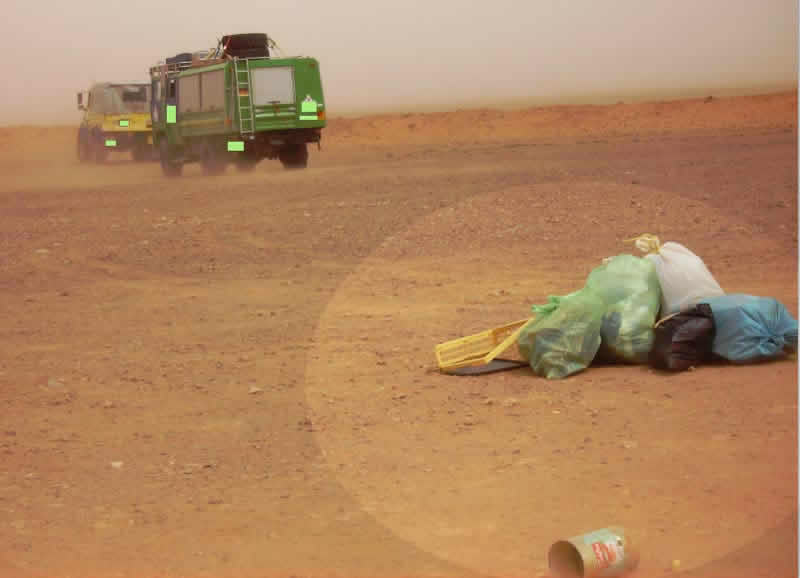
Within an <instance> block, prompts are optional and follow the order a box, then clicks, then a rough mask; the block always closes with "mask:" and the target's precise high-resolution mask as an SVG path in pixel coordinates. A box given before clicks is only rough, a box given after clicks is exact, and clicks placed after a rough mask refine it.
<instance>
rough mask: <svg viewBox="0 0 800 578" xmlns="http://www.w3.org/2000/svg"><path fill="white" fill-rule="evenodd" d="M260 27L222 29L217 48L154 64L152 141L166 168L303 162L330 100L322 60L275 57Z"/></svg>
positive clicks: (210, 169)
mask: <svg viewBox="0 0 800 578" xmlns="http://www.w3.org/2000/svg"><path fill="white" fill-rule="evenodd" d="M271 48H272V49H274V48H275V45H274V42H272V41H271V39H270V38H269V37H268V36H267V35H266V34H262V33H257V34H232V35H227V36H223V37H222V38H221V39H220V41H219V42H218V44H217V47H216V48H215V49H212V50H209V51H206V52H184V53H181V54H178V55H176V56H174V57H171V58H167V59H166V60H165V61H164V62H162V63H159V64H158V65H156V66H153V67H151V68H150V78H151V82H152V85H151V92H152V101H151V107H150V115H151V118H152V125H153V130H152V132H153V143H154V146H155V147H156V149H157V150H158V155H159V158H160V161H161V168H162V170H163V172H164V174H165V175H167V176H179V175H180V174H181V173H182V170H183V165H184V164H185V163H187V162H199V163H201V165H202V167H203V170H204V172H205V173H206V174H220V173H222V172H224V170H225V168H226V167H227V165H228V164H229V163H231V164H234V165H235V166H236V167H237V168H238V169H240V170H243V171H248V170H251V169H253V168H254V167H255V166H256V164H257V163H258V162H259V161H261V160H262V159H265V158H267V159H275V158H277V159H279V160H280V162H281V163H282V164H283V166H284V167H286V168H289V169H295V168H305V167H306V166H307V164H308V144H309V143H317V146H319V143H320V142H321V139H322V129H323V128H324V127H325V124H326V123H325V103H324V97H323V93H322V80H321V76H320V70H319V62H318V61H317V60H316V59H314V58H308V57H291V58H284V57H280V58H276V57H273V56H272V55H271V54H270V49H271Z"/></svg>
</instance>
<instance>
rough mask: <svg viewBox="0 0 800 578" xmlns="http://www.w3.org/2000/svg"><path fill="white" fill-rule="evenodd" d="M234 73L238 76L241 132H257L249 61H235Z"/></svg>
mask: <svg viewBox="0 0 800 578" xmlns="http://www.w3.org/2000/svg"><path fill="white" fill-rule="evenodd" d="M233 73H234V74H235V75H236V105H237V109H238V111H239V132H241V133H242V134H252V133H253V132H255V117H254V114H253V102H252V100H251V98H250V67H249V65H248V63H247V59H241V60H240V59H239V58H234V59H233Z"/></svg>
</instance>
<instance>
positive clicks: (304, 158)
mask: <svg viewBox="0 0 800 578" xmlns="http://www.w3.org/2000/svg"><path fill="white" fill-rule="evenodd" d="M278 159H279V160H280V161H281V164H282V165H283V168H285V169H304V168H306V167H307V166H308V148H306V143H299V144H291V145H286V146H285V147H283V148H282V149H281V150H280V151H279V152H278Z"/></svg>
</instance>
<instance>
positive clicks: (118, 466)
mask: <svg viewBox="0 0 800 578" xmlns="http://www.w3.org/2000/svg"><path fill="white" fill-rule="evenodd" d="M111 467H112V468H114V469H115V470H121V469H122V462H111Z"/></svg>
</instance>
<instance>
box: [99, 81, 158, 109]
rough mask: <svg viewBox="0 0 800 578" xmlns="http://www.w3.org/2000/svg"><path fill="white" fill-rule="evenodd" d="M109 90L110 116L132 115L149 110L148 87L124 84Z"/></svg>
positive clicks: (145, 85)
mask: <svg viewBox="0 0 800 578" xmlns="http://www.w3.org/2000/svg"><path fill="white" fill-rule="evenodd" d="M111 88H112V89H111V91H110V92H111V111H109V112H110V113H111V114H133V113H137V112H148V111H149V110H150V86H149V85H147V84H126V85H116V86H113V87H111Z"/></svg>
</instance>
